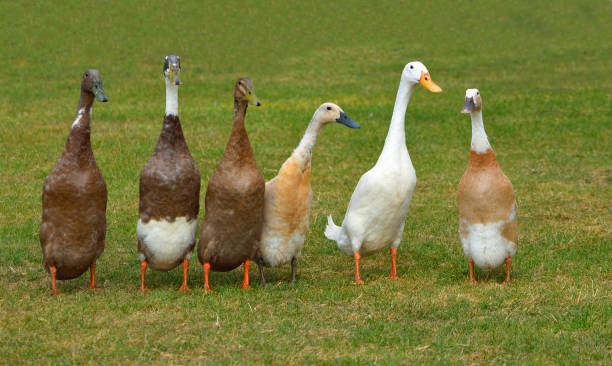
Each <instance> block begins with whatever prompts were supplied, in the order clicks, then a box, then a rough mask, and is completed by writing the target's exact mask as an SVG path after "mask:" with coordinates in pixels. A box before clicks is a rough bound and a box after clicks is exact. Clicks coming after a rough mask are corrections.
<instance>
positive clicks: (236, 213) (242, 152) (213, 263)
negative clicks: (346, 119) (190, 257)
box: [198, 78, 265, 291]
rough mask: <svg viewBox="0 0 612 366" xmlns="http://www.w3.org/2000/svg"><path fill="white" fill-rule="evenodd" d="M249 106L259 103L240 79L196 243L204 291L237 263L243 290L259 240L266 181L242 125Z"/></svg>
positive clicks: (246, 81) (248, 84)
mask: <svg viewBox="0 0 612 366" xmlns="http://www.w3.org/2000/svg"><path fill="white" fill-rule="evenodd" d="M249 104H254V105H256V106H260V105H261V103H260V102H259V100H258V99H257V97H256V96H255V93H254V92H253V82H252V81H251V79H249V78H241V79H240V80H238V82H236V86H235V88H234V125H233V128H232V132H231V135H230V138H229V141H228V142H227V145H226V147H225V152H224V153H223V157H222V158H221V162H220V163H219V166H218V167H217V170H216V172H215V173H214V175H213V176H212V177H211V178H210V181H209V182H208V189H207V191H206V199H205V206H206V213H205V216H204V220H203V222H202V229H201V232H200V241H199V245H198V259H199V260H200V262H201V263H202V264H203V265H204V289H205V290H206V291H210V285H209V283H208V272H209V271H210V270H213V271H222V272H225V271H230V270H232V269H234V268H236V267H238V266H239V265H241V264H244V280H243V282H242V288H244V289H247V288H249V264H250V262H249V260H250V259H251V258H252V257H253V255H254V254H255V251H256V249H257V247H258V245H259V240H260V238H261V229H262V224H263V208H264V189H265V181H264V179H263V176H262V175H261V172H260V171H259V167H258V166H257V163H256V162H255V156H254V155H253V150H252V148H251V144H250V142H249V137H248V136H247V132H246V129H245V127H244V120H245V115H246V111H247V106H248V105H249Z"/></svg>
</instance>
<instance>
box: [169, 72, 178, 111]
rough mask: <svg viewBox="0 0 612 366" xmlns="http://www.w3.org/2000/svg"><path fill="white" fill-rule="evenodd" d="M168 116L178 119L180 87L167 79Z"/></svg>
mask: <svg viewBox="0 0 612 366" xmlns="http://www.w3.org/2000/svg"><path fill="white" fill-rule="evenodd" d="M166 116H177V117H178V85H176V84H174V83H172V82H171V81H170V80H168V79H166Z"/></svg>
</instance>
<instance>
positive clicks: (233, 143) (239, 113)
mask: <svg viewBox="0 0 612 366" xmlns="http://www.w3.org/2000/svg"><path fill="white" fill-rule="evenodd" d="M247 107H248V103H247V102H246V101H239V100H236V99H234V125H233V127H232V133H231V135H230V138H229V141H228V142H227V146H226V147H225V152H224V154H223V156H224V158H228V159H230V160H239V161H245V159H247V158H248V156H252V154H249V153H248V152H250V151H252V149H251V144H250V142H249V137H248V135H247V132H246V129H245V127H244V119H245V116H246V110H247Z"/></svg>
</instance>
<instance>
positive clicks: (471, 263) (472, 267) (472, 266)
mask: <svg viewBox="0 0 612 366" xmlns="http://www.w3.org/2000/svg"><path fill="white" fill-rule="evenodd" d="M468 263H469V265H470V282H471V283H472V285H475V284H476V283H477V282H476V276H474V261H473V260H472V258H468Z"/></svg>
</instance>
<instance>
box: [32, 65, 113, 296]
mask: <svg viewBox="0 0 612 366" xmlns="http://www.w3.org/2000/svg"><path fill="white" fill-rule="evenodd" d="M94 98H95V99H98V100H99V101H101V102H106V101H108V97H107V96H106V94H105V93H104V89H103V88H102V79H101V78H100V72H98V70H94V69H90V70H87V71H85V72H84V73H83V78H82V80H81V97H80V99H79V104H78V107H77V113H76V118H75V119H74V122H73V123H72V129H71V130H70V134H69V135H68V140H67V141H66V146H65V147H64V151H63V152H62V155H61V157H60V158H59V160H58V161H57V164H56V165H55V168H54V169H53V170H52V171H51V173H49V175H48V176H47V177H46V178H45V181H44V183H43V192H42V223H41V226H40V244H41V246H42V251H43V264H44V266H45V269H46V270H47V271H48V272H50V273H51V284H52V286H53V293H54V294H55V295H57V294H58V293H59V292H58V290H57V283H56V280H57V279H59V280H67V279H72V278H76V277H79V276H80V275H81V274H83V273H84V272H85V271H86V270H87V269H88V268H89V270H90V274H91V276H90V282H89V286H88V287H89V288H90V289H95V286H96V277H95V268H96V260H97V259H98V257H100V255H101V254H102V252H103V251H104V245H105V241H104V240H105V237H106V202H107V195H108V194H107V190H106V183H105V182H104V178H103V177H102V172H101V171H100V168H98V165H97V164H96V160H95V159H94V154H93V151H92V149H91V141H90V135H91V130H90V124H91V111H92V105H93V102H94Z"/></svg>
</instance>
